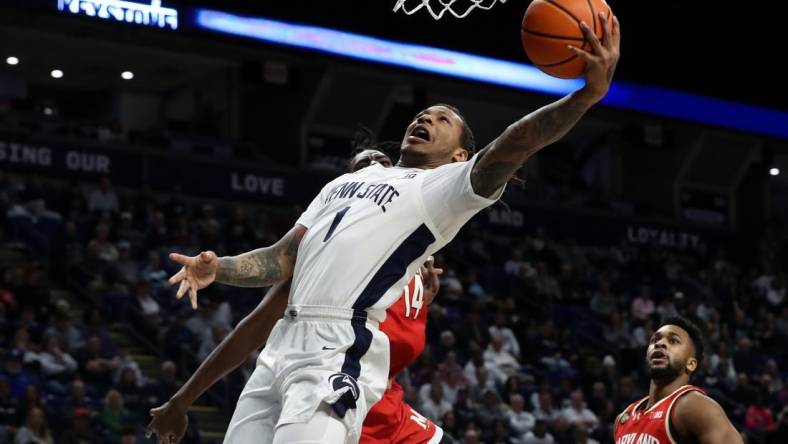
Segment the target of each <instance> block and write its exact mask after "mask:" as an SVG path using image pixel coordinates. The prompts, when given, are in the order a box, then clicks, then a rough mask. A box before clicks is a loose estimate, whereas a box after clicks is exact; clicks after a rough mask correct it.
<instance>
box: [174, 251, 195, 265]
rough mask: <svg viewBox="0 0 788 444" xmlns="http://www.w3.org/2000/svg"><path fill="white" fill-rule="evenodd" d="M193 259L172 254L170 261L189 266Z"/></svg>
mask: <svg viewBox="0 0 788 444" xmlns="http://www.w3.org/2000/svg"><path fill="white" fill-rule="evenodd" d="M191 259H192V258H190V257H189V256H184V255H182V254H178V253H170V260H171V261H173V262H177V263H179V264H181V265H189V264H190V262H191Z"/></svg>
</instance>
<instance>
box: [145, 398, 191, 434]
mask: <svg viewBox="0 0 788 444" xmlns="http://www.w3.org/2000/svg"><path fill="white" fill-rule="evenodd" d="M150 416H151V420H150V424H148V428H147V429H146V430H145V436H146V437H147V438H150V437H151V435H153V434H154V433H155V434H156V442H157V443H158V444H171V443H177V442H180V441H181V439H183V435H184V434H185V433H186V428H187V427H188V426H189V417H188V416H186V410H184V409H182V408H179V407H178V406H177V405H176V404H175V403H173V402H172V401H167V402H165V403H164V404H162V405H161V406H159V407H156V408H153V409H151V410H150Z"/></svg>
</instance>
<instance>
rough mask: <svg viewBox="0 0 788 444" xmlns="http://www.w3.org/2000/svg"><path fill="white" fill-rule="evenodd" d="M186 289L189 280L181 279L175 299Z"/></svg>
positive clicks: (181, 295) (184, 292)
mask: <svg viewBox="0 0 788 444" xmlns="http://www.w3.org/2000/svg"><path fill="white" fill-rule="evenodd" d="M188 290H189V281H188V280H186V279H184V280H182V281H181V285H180V286H179V287H178V292H177V293H175V298H176V299H180V298H182V297H183V295H185V294H186V292H187V291H188ZM151 414H153V413H151Z"/></svg>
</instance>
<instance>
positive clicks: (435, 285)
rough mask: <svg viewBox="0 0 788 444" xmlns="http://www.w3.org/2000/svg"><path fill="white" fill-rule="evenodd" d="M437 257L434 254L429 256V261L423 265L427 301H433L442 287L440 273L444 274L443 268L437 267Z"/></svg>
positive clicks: (422, 272) (422, 271)
mask: <svg viewBox="0 0 788 444" xmlns="http://www.w3.org/2000/svg"><path fill="white" fill-rule="evenodd" d="M434 265H435V258H433V257H432V256H430V257H428V258H427V262H425V263H424V265H422V266H421V274H422V276H423V278H424V299H426V300H427V303H428V304H429V303H431V302H432V300H433V299H434V298H435V295H437V294H438V291H439V290H440V288H441V280H440V278H439V276H440V275H442V274H443V268H435V266H434Z"/></svg>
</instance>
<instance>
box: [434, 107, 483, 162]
mask: <svg viewBox="0 0 788 444" xmlns="http://www.w3.org/2000/svg"><path fill="white" fill-rule="evenodd" d="M435 106H442V107H444V108H448V109H450V110H452V112H454V114H457V117H459V118H460V120H462V137H461V139H460V144H461V145H462V147H463V148H465V150H467V151H468V158H469V159H470V158H471V157H473V155H474V154H476V138H475V137H473V131H471V127H470V125H468V121H467V120H465V116H463V115H462V113H461V112H460V110H459V108H457V107H456V106H454V105H448V104H446V103H439V104H437V105H435Z"/></svg>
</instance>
